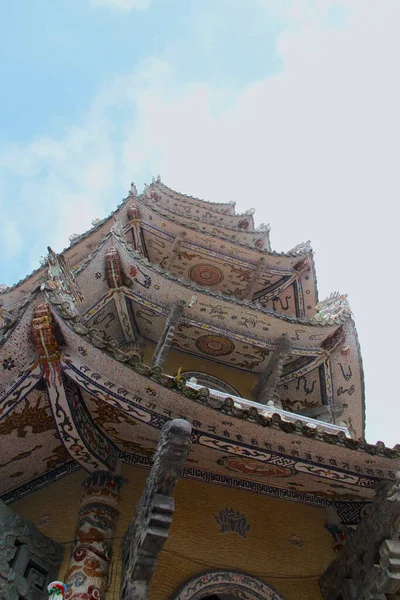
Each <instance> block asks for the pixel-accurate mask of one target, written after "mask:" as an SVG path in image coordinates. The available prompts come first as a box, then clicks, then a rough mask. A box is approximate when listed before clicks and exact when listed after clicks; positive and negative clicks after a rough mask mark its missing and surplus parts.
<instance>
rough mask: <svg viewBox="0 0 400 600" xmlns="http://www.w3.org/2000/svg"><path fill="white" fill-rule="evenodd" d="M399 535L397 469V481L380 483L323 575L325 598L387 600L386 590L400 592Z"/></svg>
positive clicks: (392, 592) (398, 476)
mask: <svg viewBox="0 0 400 600" xmlns="http://www.w3.org/2000/svg"><path fill="white" fill-rule="evenodd" d="M399 535H400V473H397V474H396V482H395V483H394V484H393V483H387V482H382V483H380V484H378V487H377V492H376V495H375V498H374V501H373V502H372V503H371V504H367V505H366V507H365V508H364V511H363V514H362V517H361V521H360V523H359V525H358V526H357V528H356V530H355V531H354V533H353V534H352V536H351V538H350V539H348V540H347V542H346V543H345V545H344V547H343V550H342V551H341V553H340V554H339V555H338V556H337V558H336V559H335V560H334V561H333V562H332V563H331V564H330V565H329V567H328V568H327V570H326V571H325V573H324V574H323V575H322V576H321V578H320V587H321V592H322V595H323V598H324V599H325V600H339V599H345V600H384V599H386V594H398V592H399V591H400V542H399V541H398V539H399ZM379 556H380V560H379ZM388 597H389V598H390V597H392V596H388ZM393 597H394V598H396V597H397V596H396V595H395V596H393Z"/></svg>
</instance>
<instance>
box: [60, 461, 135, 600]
mask: <svg viewBox="0 0 400 600" xmlns="http://www.w3.org/2000/svg"><path fill="white" fill-rule="evenodd" d="M124 482H125V480H124V479H123V478H122V477H120V476H119V475H113V474H111V473H109V472H107V471H95V472H94V473H92V474H91V475H90V476H89V477H88V478H87V479H86V480H85V481H84V483H83V486H84V488H85V493H84V496H83V498H82V500H81V506H80V510H79V515H78V524H77V528H76V533H75V540H74V545H73V549H72V554H71V562H70V566H69V569H68V572H67V573H66V576H65V583H66V584H67V589H68V591H67V593H66V596H65V600H104V598H105V593H106V590H107V579H108V569H109V566H110V561H111V549H112V544H113V538H114V534H115V526H116V523H117V520H118V517H119V510H118V505H119V502H120V490H121V487H122V484H123V483H124Z"/></svg>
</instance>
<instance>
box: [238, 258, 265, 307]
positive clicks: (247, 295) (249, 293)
mask: <svg viewBox="0 0 400 600" xmlns="http://www.w3.org/2000/svg"><path fill="white" fill-rule="evenodd" d="M264 264H265V259H264V258H260V260H259V261H258V264H257V266H256V268H255V269H254V271H253V275H252V276H251V279H250V281H249V283H248V284H247V287H246V289H245V290H244V292H243V295H242V299H243V300H252V299H253V295H254V290H255V288H256V286H257V281H258V278H259V277H260V274H261V271H262V270H263V267H264Z"/></svg>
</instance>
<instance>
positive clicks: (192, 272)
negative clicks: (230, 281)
mask: <svg viewBox="0 0 400 600" xmlns="http://www.w3.org/2000/svg"><path fill="white" fill-rule="evenodd" d="M189 277H190V279H191V280H192V281H194V282H196V283H198V284H199V285H216V284H217V283H220V281H222V280H223V278H224V275H223V273H222V271H221V270H220V269H218V268H217V267H214V266H212V265H196V266H194V267H192V268H191V269H189Z"/></svg>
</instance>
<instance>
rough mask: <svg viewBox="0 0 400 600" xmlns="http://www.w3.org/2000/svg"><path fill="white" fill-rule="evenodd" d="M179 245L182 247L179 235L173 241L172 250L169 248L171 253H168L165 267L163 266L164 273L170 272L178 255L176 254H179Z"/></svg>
mask: <svg viewBox="0 0 400 600" xmlns="http://www.w3.org/2000/svg"><path fill="white" fill-rule="evenodd" d="M181 245H182V236H181V235H177V236H176V238H175V239H174V243H173V244H172V248H171V251H170V253H169V256H168V260H167V262H166V265H165V270H166V271H170V269H171V267H172V265H173V264H174V262H175V259H176V257H177V255H178V252H179V249H180V247H181Z"/></svg>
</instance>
